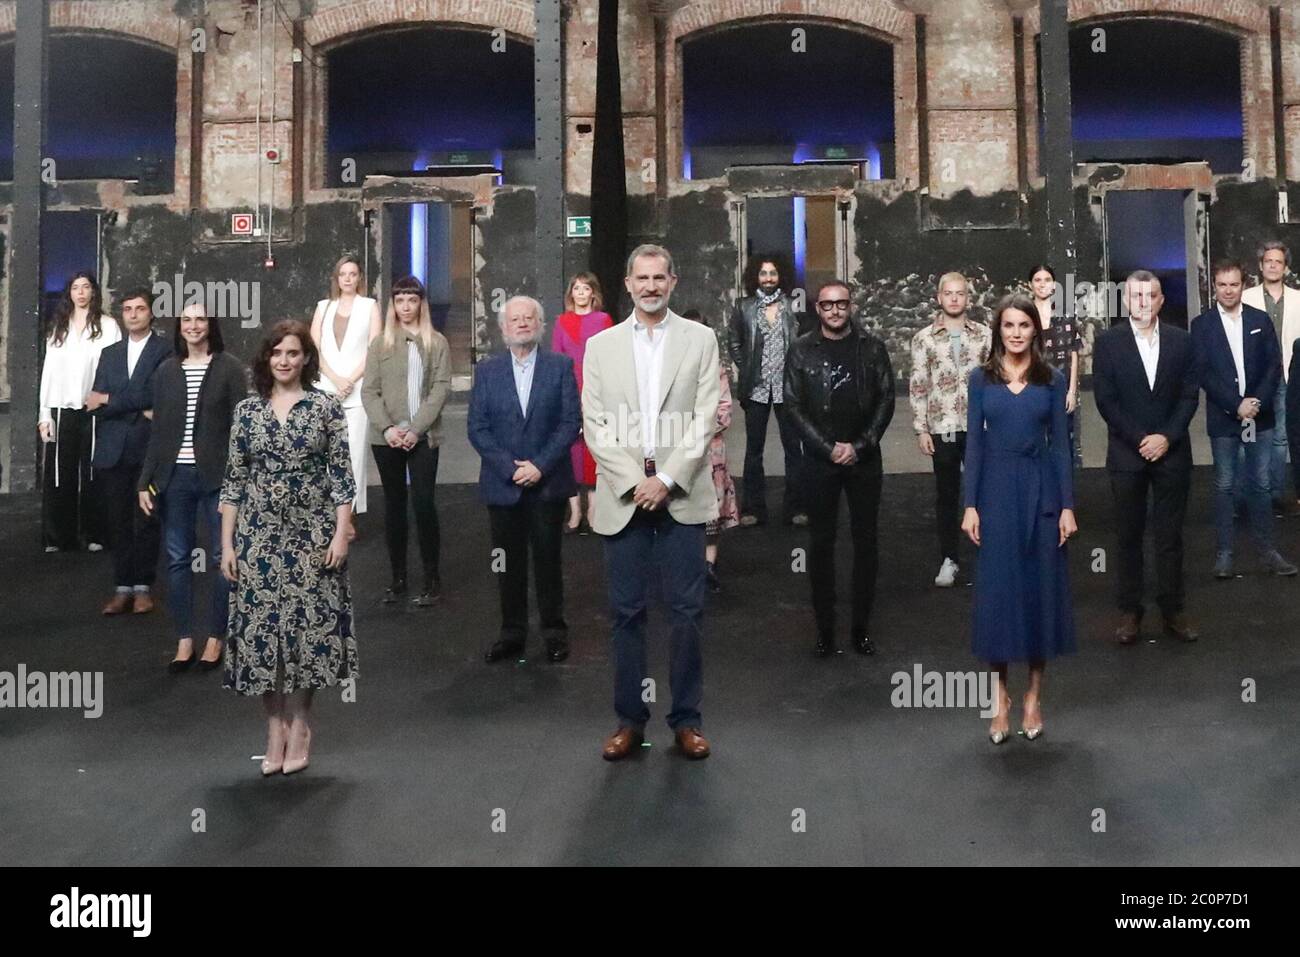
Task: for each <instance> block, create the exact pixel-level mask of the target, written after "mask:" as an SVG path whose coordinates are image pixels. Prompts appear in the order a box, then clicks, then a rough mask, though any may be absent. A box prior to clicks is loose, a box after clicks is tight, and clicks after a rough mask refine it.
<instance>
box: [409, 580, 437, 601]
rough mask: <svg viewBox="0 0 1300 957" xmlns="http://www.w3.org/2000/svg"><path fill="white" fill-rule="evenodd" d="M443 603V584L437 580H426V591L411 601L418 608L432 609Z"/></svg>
mask: <svg viewBox="0 0 1300 957" xmlns="http://www.w3.org/2000/svg"><path fill="white" fill-rule="evenodd" d="M440 601H442V583H441V582H440V581H438V579H436V578H428V579H425V582H424V590H423V591H421V592H420V594H418V595H416V596H415V597H414V598H412V599H411V604H412V605H414V606H415V607H417V608H432V607H433V606H434V605H436V604H438V602H440Z"/></svg>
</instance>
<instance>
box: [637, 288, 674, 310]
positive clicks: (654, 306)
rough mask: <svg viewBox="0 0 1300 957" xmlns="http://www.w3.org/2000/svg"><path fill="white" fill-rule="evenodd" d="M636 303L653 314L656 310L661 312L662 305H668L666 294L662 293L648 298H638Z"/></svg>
mask: <svg viewBox="0 0 1300 957" xmlns="http://www.w3.org/2000/svg"><path fill="white" fill-rule="evenodd" d="M636 304H637V305H638V306H640V307H641V309H642V310H643V311H645V312H648V313H650V314H651V315H654V314H655V313H656V312H662V311H663V309H664V307H665V306H667V305H668V294H667V293H664V294H663V295H662V296H658V297H652V298H649V299H638V300H637V303H636Z"/></svg>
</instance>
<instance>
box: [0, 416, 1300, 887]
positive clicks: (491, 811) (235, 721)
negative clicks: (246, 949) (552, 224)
mask: <svg viewBox="0 0 1300 957" xmlns="http://www.w3.org/2000/svg"><path fill="white" fill-rule="evenodd" d="M1091 444H1092V447H1093V448H1094V449H1095V448H1096V446H1097V444H1098V443H1097V442H1096V441H1093V442H1092V443H1091ZM1208 482H1209V475H1208V472H1207V471H1206V470H1204V469H1198V471H1197V474H1196V476H1195V485H1194V494H1193V502H1192V508H1191V512H1190V516H1191V517H1190V518H1189V528H1188V533H1189V536H1188V560H1187V571H1188V581H1189V592H1190V609H1189V610H1190V612H1191V614H1192V615H1193V616H1194V617H1195V618H1196V619H1197V620H1198V622H1199V623H1200V625H1201V628H1202V632H1203V637H1202V640H1201V641H1200V642H1199V643H1198V644H1196V645H1191V646H1184V645H1181V644H1178V643H1175V642H1171V641H1168V640H1164V639H1161V640H1151V641H1143V642H1141V643H1139V644H1138V645H1136V646H1134V647H1130V648H1120V647H1118V646H1116V645H1115V644H1114V643H1113V642H1112V641H1110V640H1109V638H1108V635H1109V633H1110V631H1111V628H1112V627H1113V623H1114V621H1113V612H1112V605H1111V588H1112V584H1113V583H1112V580H1111V578H1110V576H1109V575H1108V574H1107V573H1104V572H1094V571H1093V567H1094V558H1093V556H1094V554H1095V553H1094V550H1095V549H1098V548H1100V549H1109V548H1111V547H1112V528H1111V526H1110V518H1109V516H1110V508H1109V495H1108V492H1107V490H1106V484H1105V476H1104V473H1103V472H1100V471H1095V470H1094V471H1089V472H1085V473H1084V474H1083V476H1082V477H1081V479H1080V490H1079V520H1080V526H1081V535H1080V538H1079V539H1078V540H1076V542H1075V543H1074V544H1073V545H1072V546H1071V568H1072V575H1073V582H1074V592H1075V600H1076V615H1077V621H1078V626H1079V632H1080V650H1079V654H1078V655H1077V656H1075V657H1073V658H1069V659H1065V660H1061V661H1059V662H1056V663H1054V664H1053V666H1052V667H1051V668H1050V669H1049V672H1048V679H1047V685H1046V689H1045V694H1044V699H1043V702H1044V703H1043V709H1044V718H1045V723H1046V733H1045V735H1044V737H1043V738H1041V739H1040V740H1038V741H1036V742H1033V743H1029V742H1026V741H1025V740H1023V739H1019V738H1015V739H1013V740H1012V741H1010V742H1009V743H1008V744H1006V745H1004V746H1002V747H1000V748H995V747H993V746H992V745H990V744H989V742H988V740H987V738H986V736H985V729H986V725H987V722H986V721H984V720H983V719H981V718H980V717H979V716H978V715H977V714H976V713H975V711H973V710H956V709H947V710H937V709H936V710H905V709H897V708H894V707H892V706H891V701H890V699H891V692H892V690H893V687H892V685H891V676H892V675H893V674H894V673H896V672H908V673H910V672H911V671H912V669H913V668H914V666H916V665H917V664H920V665H921V666H922V667H923V668H924V669H926V670H931V669H937V670H959V671H965V670H971V669H974V668H976V667H978V665H977V663H976V662H975V661H974V660H973V659H972V657H971V655H970V653H969V650H968V620H969V605H970V597H971V592H970V590H969V589H968V588H956V589H952V590H947V591H941V590H938V589H935V588H933V587H932V586H931V585H930V579H931V578H932V577H933V575H934V570H935V568H934V566H935V564H936V555H935V552H936V545H935V542H934V532H933V524H932V523H933V517H932V506H931V504H930V503H931V499H932V481H931V480H930V479H929V478H928V477H927V476H924V475H905V476H895V477H891V478H889V479H887V480H886V482H885V492H884V502H883V505H882V510H881V515H882V540H881V555H882V572H881V576H882V579H881V583H880V588H879V598H878V602H877V609H876V614H875V616H874V620H873V631H874V634H875V636H876V639H877V641H878V643H879V647H880V652H879V654H878V655H877V656H876V657H874V658H871V659H863V658H860V657H858V656H857V655H854V654H847V655H844V656H841V657H837V658H834V659H831V660H816V659H814V658H812V657H811V656H810V654H809V645H810V642H811V615H810V611H809V604H808V583H807V580H806V578H805V576H804V575H802V574H799V573H797V572H795V571H792V557H791V556H792V550H793V549H795V548H799V547H802V546H804V545H805V544H806V537H805V534H804V533H803V532H802V530H798V529H792V528H783V527H781V526H769V527H766V528H760V529H745V530H736V531H734V532H730V533H728V535H727V536H726V537H725V538H724V540H723V546H722V549H723V554H722V564H721V568H722V573H723V577H724V581H725V589H724V591H723V593H722V594H721V595H720V596H718V597H717V598H716V599H711V601H710V608H709V611H708V614H707V617H706V644H705V664H706V692H705V698H704V706H703V710H704V716H705V729H706V731H707V733H708V734H709V735H710V737H711V739H712V742H713V745H714V755H713V757H711V758H710V759H709V760H708V761H705V762H702V763H698V764H692V763H688V762H685V761H683V760H682V759H680V758H679V757H678V756H676V755H675V754H674V753H673V751H672V749H671V748H670V741H671V739H670V736H669V734H668V731H667V729H666V728H665V726H664V725H663V723H662V720H661V719H662V716H663V715H664V713H666V711H667V709H668V706H667V701H666V699H667V697H668V688H667V674H666V667H665V644H666V640H665V639H666V634H665V630H664V616H663V614H662V613H660V612H659V611H658V609H656V613H655V614H653V615H652V619H651V636H652V641H651V649H652V650H651V657H650V661H651V674H652V676H654V677H655V678H656V679H657V681H658V682H659V685H658V688H659V693H658V699H659V700H658V703H656V704H654V705H652V706H651V707H652V710H653V712H654V719H653V721H652V724H651V727H650V729H649V731H650V742H651V745H652V746H651V747H649V748H645V749H643V752H642V754H641V755H640V756H639V757H638V758H635V759H632V760H629V761H627V762H623V763H621V764H616V765H611V764H607V763H606V762H604V761H602V760H601V759H600V756H599V748H600V744H601V741H602V739H603V737H604V736H605V735H606V734H607V733H608V732H610V731H612V730H613V728H614V723H615V722H614V720H613V715H612V710H611V705H610V699H611V678H610V666H609V661H608V657H609V655H608V624H607V615H606V609H605V598H604V595H605V582H604V571H603V564H602V546H601V543H600V541H599V539H598V538H595V537H590V538H571V539H566V543H565V566H566V583H567V589H568V591H567V598H568V611H567V616H568V621H569V623H570V627H571V629H572V632H573V654H572V656H571V657H570V659H569V660H568V661H567V662H565V663H563V664H560V665H552V664H549V663H547V662H546V661H545V660H542V659H539V658H538V657H535V653H536V650H537V649H536V647H535V646H533V647H530V648H529V654H528V657H527V660H526V661H524V662H521V663H515V662H506V663H501V664H498V665H494V666H491V667H489V666H487V665H485V664H484V663H483V662H482V660H481V654H482V651H483V649H484V648H485V647H486V645H487V644H488V643H490V642H491V641H492V640H493V639H494V637H495V634H494V633H495V628H496V622H497V611H496V601H495V584H494V580H493V576H492V574H491V572H490V570H489V562H490V556H489V544H488V534H487V518H486V514H485V511H484V509H483V508H482V507H481V506H479V505H478V504H477V502H476V499H475V494H474V489H473V488H472V487H470V486H466V485H448V486H446V487H445V488H443V489H441V490H440V492H439V509H440V514H441V516H442V523H443V529H444V546H443V569H444V573H443V575H444V583H445V591H446V600H445V602H444V604H443V605H442V606H441V607H439V608H437V609H433V610H427V611H421V610H417V609H413V608H403V607H398V608H392V607H387V606H383V605H380V604H379V603H378V601H377V599H378V596H379V594H380V592H381V591H382V588H383V586H384V584H386V576H387V569H386V561H385V558H384V546H383V536H382V527H381V526H382V523H381V521H380V519H379V506H380V504H381V495H382V492H381V490H380V489H378V488H375V489H372V490H371V494H372V495H373V496H374V502H375V505H374V506H372V507H373V508H374V511H372V513H371V514H369V515H367V516H365V517H364V518H363V519H362V525H361V530H362V538H361V540H360V541H359V542H358V544H357V545H356V546H355V549H354V552H353V554H352V556H351V559H350V567H351V575H352V582H353V589H354V594H355V595H356V596H357V604H356V618H357V629H358V634H359V641H360V655H361V668H362V675H361V678H360V681H359V682H358V686H357V700H356V702H355V703H345V702H344V701H342V700H341V696H340V694H339V693H338V692H337V691H334V692H330V693H328V694H322V695H321V696H320V698H319V701H318V706H317V738H316V742H315V745H314V748H313V759H312V766H311V768H310V769H308V770H307V771H306V772H305V773H303V774H301V775H298V776H296V777H293V778H284V777H277V778H274V779H271V780H262V779H261V778H260V777H259V776H258V773H257V763H256V761H254V760H252V757H253V756H254V755H257V754H259V753H260V751H261V749H262V745H263V742H264V724H263V721H262V719H261V717H260V705H259V704H258V703H257V702H255V701H251V700H247V699H243V698H239V697H237V696H235V695H234V694H232V693H230V692H228V691H223V690H221V689H220V687H219V685H220V677H219V674H198V673H194V674H187V675H182V676H180V677H172V676H169V675H168V674H167V673H166V671H165V663H166V661H167V660H168V659H169V658H170V657H171V654H172V651H173V649H174V647H175V646H174V643H173V640H172V636H171V632H170V628H169V625H168V623H167V620H166V618H165V616H164V615H163V614H162V613H161V612H157V613H154V614H152V615H149V616H147V617H141V618H131V617H130V616H128V617H127V618H117V619H108V620H106V619H103V618H102V617H100V616H99V614H98V608H99V605H100V604H101V603H102V601H103V600H104V599H105V598H106V596H107V592H108V586H109V582H110V570H109V558H108V556H106V555H90V554H59V555H52V556H45V555H42V554H40V552H39V550H38V548H37V543H38V540H39V539H38V528H37V520H38V519H37V516H38V509H36V508H35V504H36V500H35V498H34V497H32V496H18V497H6V498H4V499H0V581H4V582H6V583H7V586H6V588H5V618H6V627H5V628H3V629H0V670H8V671H11V672H12V671H14V670H15V669H16V667H17V665H18V664H19V663H23V664H25V665H26V667H27V668H28V669H29V671H34V670H44V671H62V670H69V669H76V670H85V671H101V672H103V677H104V683H105V706H104V713H103V715H102V717H100V718H98V719H85V718H83V717H81V715H80V713H79V712H78V713H72V712H69V711H57V710H31V709H23V710H14V711H9V710H6V711H5V712H3V713H0V768H4V769H5V773H4V784H3V786H0V821H2V822H3V826H0V861H4V862H5V863H7V864H59V865H89V864H103V865H111V864H128V863H129V864H156V865H162V864H234V863H241V864H290V863H293V864H339V863H349V864H435V863H436V864H465V863H479V864H546V863H558V864H671V865H683V864H971V865H980V864H1024V863H1032V864H1045V863H1048V864H1073V865H1097V864H1111V865H1132V864H1154V865H1169V864H1195V865H1209V864H1215V865H1217V864H1295V863H1297V862H1300V806H1297V804H1296V802H1295V801H1294V800H1293V796H1294V794H1295V793H1296V791H1297V787H1298V786H1300V760H1297V750H1296V746H1295V728H1296V725H1297V719H1298V718H1300V704H1298V702H1300V665H1297V661H1298V660H1300V656H1298V655H1297V650H1298V648H1297V642H1298V638H1297V636H1298V635H1300V601H1298V600H1297V598H1298V597H1300V582H1297V581H1296V580H1289V581H1277V580H1275V579H1266V578H1263V577H1261V576H1259V575H1258V574H1256V573H1255V572H1254V570H1253V569H1252V568H1249V567H1245V566H1244V567H1243V570H1244V571H1245V572H1246V574H1245V576H1244V577H1242V578H1240V579H1239V580H1236V581H1232V582H1225V583H1216V582H1214V581H1212V580H1211V578H1210V576H1209V566H1210V563H1211V559H1212V545H1211V535H1212V532H1211V527H1210V520H1209V512H1208ZM772 486H773V487H772V488H771V489H770V490H769V495H771V496H777V497H779V494H780V489H779V481H774V482H773V483H772ZM773 500H775V499H773ZM844 537H845V536H842V537H841V549H842V551H841V555H843V556H844V557H845V558H846V559H847V551H848V548H847V542H845V541H844ZM1281 541H1282V544H1283V547H1284V548H1285V549H1287V550H1288V551H1289V552H1290V553H1291V554H1292V555H1295V554H1300V521H1297V520H1292V521H1291V522H1289V523H1287V524H1286V525H1284V526H1283V529H1282V533H1281ZM842 575H843V576H847V569H843V570H842ZM841 581H844V578H843V577H842V578H841ZM1153 617H1154V616H1153ZM1247 679H1249V680H1250V681H1251V682H1253V683H1254V685H1255V687H1256V688H1257V700H1256V701H1255V702H1254V703H1243V701H1242V686H1243V682H1245V681H1247ZM1013 681H1014V682H1015V684H1014V685H1013V690H1015V691H1017V692H1019V691H1020V690H1021V689H1022V688H1023V675H1022V673H1013ZM1015 717H1016V719H1017V720H1018V719H1019V713H1018V711H1017V713H1016V715H1015ZM196 811H201V812H202V816H203V818H204V822H205V828H206V829H205V830H204V831H203V832H202V833H195V832H194V830H193V829H192V822H193V821H194V820H195V813H196ZM801 812H802V814H801ZM1099 813H1104V815H1105V830H1104V831H1103V832H1099V831H1097V830H1095V829H1094V828H1095V822H1097V821H1098V820H1099ZM800 817H802V819H803V820H804V821H805V822H806V830H804V831H796V830H795V829H794V827H793V826H792V825H793V824H794V823H795V822H796V820H798V819H799V818H800ZM494 822H497V824H498V828H499V827H500V824H501V822H504V825H505V830H504V832H501V831H499V830H496V831H494V829H493V824H494ZM995 896H996V895H995Z"/></svg>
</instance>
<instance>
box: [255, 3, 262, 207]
mask: <svg viewBox="0 0 1300 957" xmlns="http://www.w3.org/2000/svg"><path fill="white" fill-rule="evenodd" d="M262 51H263V43H262V0H257V216H256V221H257V228H258V229H261V228H262Z"/></svg>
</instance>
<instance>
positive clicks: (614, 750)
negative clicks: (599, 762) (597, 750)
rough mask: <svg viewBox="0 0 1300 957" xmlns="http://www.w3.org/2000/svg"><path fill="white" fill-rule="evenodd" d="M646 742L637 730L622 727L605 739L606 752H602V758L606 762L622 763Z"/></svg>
mask: <svg viewBox="0 0 1300 957" xmlns="http://www.w3.org/2000/svg"><path fill="white" fill-rule="evenodd" d="M644 740H645V735H643V734H642V733H641V732H640V731H638V730H637V729H636V728H628V727H621V728H619V729H618V730H617V731H615V732H614V733H613V734H611V735H610V736H609V737H608V738H606V739H605V750H604V751H603V752H601V757H603V758H604V759H605V760H606V761H620V760H622V759H623V758H625V757H627V756H628V755H629V754H631V753H632V751H633V750H634V749H635V748H639V747H641V742H642V741H644Z"/></svg>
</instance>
